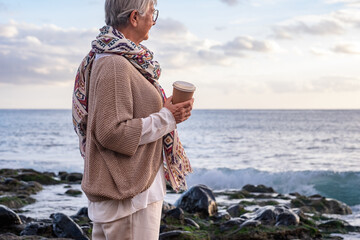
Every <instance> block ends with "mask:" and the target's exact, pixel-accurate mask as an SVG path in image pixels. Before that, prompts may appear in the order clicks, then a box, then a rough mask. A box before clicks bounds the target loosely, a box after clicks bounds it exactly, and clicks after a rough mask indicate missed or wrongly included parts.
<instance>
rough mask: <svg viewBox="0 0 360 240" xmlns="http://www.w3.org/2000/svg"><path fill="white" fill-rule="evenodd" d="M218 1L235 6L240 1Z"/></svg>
mask: <svg viewBox="0 0 360 240" xmlns="http://www.w3.org/2000/svg"><path fill="white" fill-rule="evenodd" d="M220 1H221V2H223V3H225V4H227V5H229V6H235V5H237V4H238V3H239V2H240V1H239V0H220Z"/></svg>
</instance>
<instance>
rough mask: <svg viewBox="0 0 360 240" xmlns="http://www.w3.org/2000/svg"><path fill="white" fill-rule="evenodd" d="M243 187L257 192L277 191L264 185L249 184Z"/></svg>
mask: <svg viewBox="0 0 360 240" xmlns="http://www.w3.org/2000/svg"><path fill="white" fill-rule="evenodd" d="M242 189H243V190H245V191H248V192H256V193H276V192H275V191H274V189H273V188H272V187H266V186H264V185H256V186H254V185H251V184H247V185H245V186H244V187H243V188H242Z"/></svg>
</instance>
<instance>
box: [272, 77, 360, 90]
mask: <svg viewBox="0 0 360 240" xmlns="http://www.w3.org/2000/svg"><path fill="white" fill-rule="evenodd" d="M266 85H267V87H268V88H269V89H270V90H271V91H272V92H274V93H280V94H281V93H305V92H306V93H311V92H318V93H324V92H357V91H360V78H359V77H349V76H324V77H320V78H318V79H314V80H307V81H302V82H301V81H297V82H289V81H281V80H279V81H276V80H274V81H268V82H266Z"/></svg>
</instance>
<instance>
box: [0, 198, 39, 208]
mask: <svg viewBox="0 0 360 240" xmlns="http://www.w3.org/2000/svg"><path fill="white" fill-rule="evenodd" d="M34 202H35V199H33V198H32V197H28V196H26V195H18V196H12V195H11V196H10V195H4V196H1V197H0V204H2V205H5V206H7V207H9V208H12V209H18V208H21V207H23V206H25V205H27V204H30V203H34Z"/></svg>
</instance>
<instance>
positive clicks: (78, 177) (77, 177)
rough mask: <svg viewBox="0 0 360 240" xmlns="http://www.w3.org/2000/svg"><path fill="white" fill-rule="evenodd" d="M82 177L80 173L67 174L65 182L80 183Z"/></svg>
mask: <svg viewBox="0 0 360 240" xmlns="http://www.w3.org/2000/svg"><path fill="white" fill-rule="evenodd" d="M82 177H83V175H82V174H81V173H69V174H68V175H67V176H66V179H65V180H66V181H68V182H81V180H82Z"/></svg>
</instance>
